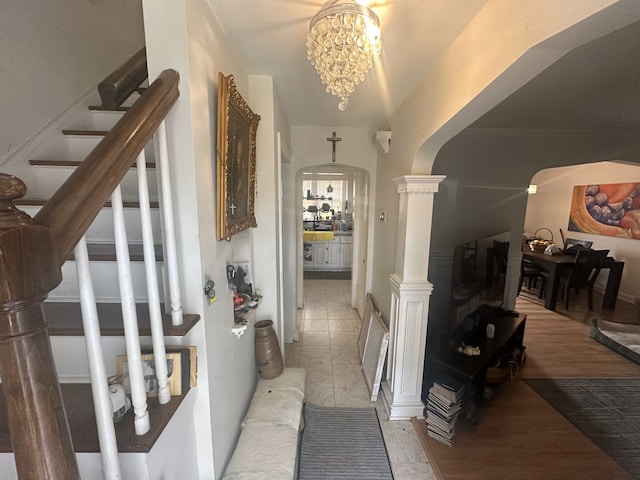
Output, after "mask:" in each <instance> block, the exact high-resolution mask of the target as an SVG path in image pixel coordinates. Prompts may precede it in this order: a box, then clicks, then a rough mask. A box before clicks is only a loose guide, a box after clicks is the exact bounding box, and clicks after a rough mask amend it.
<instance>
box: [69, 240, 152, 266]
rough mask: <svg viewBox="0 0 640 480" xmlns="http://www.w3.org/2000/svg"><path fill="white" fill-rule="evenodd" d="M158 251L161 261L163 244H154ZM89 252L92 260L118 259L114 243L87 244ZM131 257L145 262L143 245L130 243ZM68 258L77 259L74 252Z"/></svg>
mask: <svg viewBox="0 0 640 480" xmlns="http://www.w3.org/2000/svg"><path fill="white" fill-rule="evenodd" d="M154 249H155V252H156V261H157V262H161V261H162V260H163V255H162V245H154ZM87 253H88V254H89V260H90V261H92V262H115V261H116V259H117V258H116V246H115V245H114V244H108V243H101V244H95V243H94V244H91V243H88V244H87ZM129 258H130V260H131V261H132V262H143V261H144V251H143V246H142V245H136V244H129ZM67 260H71V261H73V260H75V257H74V255H73V253H72V254H71V255H69V257H68V258H67Z"/></svg>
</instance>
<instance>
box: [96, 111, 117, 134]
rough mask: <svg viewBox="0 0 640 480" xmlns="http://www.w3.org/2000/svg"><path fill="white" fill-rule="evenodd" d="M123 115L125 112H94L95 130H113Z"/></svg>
mask: <svg viewBox="0 0 640 480" xmlns="http://www.w3.org/2000/svg"><path fill="white" fill-rule="evenodd" d="M123 115H124V112H112V111H101V110H93V111H92V112H91V117H92V119H93V128H94V129H95V130H111V129H112V128H113V126H114V125H115V124H116V123H117V122H118V121H119V120H120V119H121V118H122V116H123Z"/></svg>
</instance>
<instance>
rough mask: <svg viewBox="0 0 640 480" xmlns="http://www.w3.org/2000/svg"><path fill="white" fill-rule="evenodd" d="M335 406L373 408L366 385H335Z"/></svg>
mask: <svg viewBox="0 0 640 480" xmlns="http://www.w3.org/2000/svg"><path fill="white" fill-rule="evenodd" d="M334 390H335V394H336V407H348V408H367V407H371V408H373V402H372V401H371V399H370V396H369V390H368V389H367V387H366V386H360V387H335V386H334Z"/></svg>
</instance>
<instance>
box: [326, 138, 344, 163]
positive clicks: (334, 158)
mask: <svg viewBox="0 0 640 480" xmlns="http://www.w3.org/2000/svg"><path fill="white" fill-rule="evenodd" d="M341 141H342V139H341V138H338V137H336V132H333V136H332V137H327V142H331V143H332V144H333V145H332V148H331V150H332V153H331V161H332V162H333V163H336V142H341Z"/></svg>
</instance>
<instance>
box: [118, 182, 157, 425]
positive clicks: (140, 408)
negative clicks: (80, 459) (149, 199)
mask: <svg viewBox="0 0 640 480" xmlns="http://www.w3.org/2000/svg"><path fill="white" fill-rule="evenodd" d="M111 205H112V208H113V223H114V234H115V240H116V257H117V263H118V280H119V282H120V301H121V302H122V318H123V321H124V336H125V343H126V347H127V366H128V370H129V383H130V387H131V403H132V404H133V412H134V414H135V416H134V427H135V431H136V434H137V435H144V434H145V433H147V432H148V431H149V428H150V427H149V412H148V411H147V393H146V391H145V388H144V375H143V372H142V354H141V353H140V337H139V330H138V317H137V313H136V302H135V298H134V295H133V280H132V278H131V262H130V259H129V245H128V241H127V232H126V228H125V224H124V209H123V207H122V192H121V191H120V186H118V187H116V189H115V190H114V191H113V194H112V196H111Z"/></svg>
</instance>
